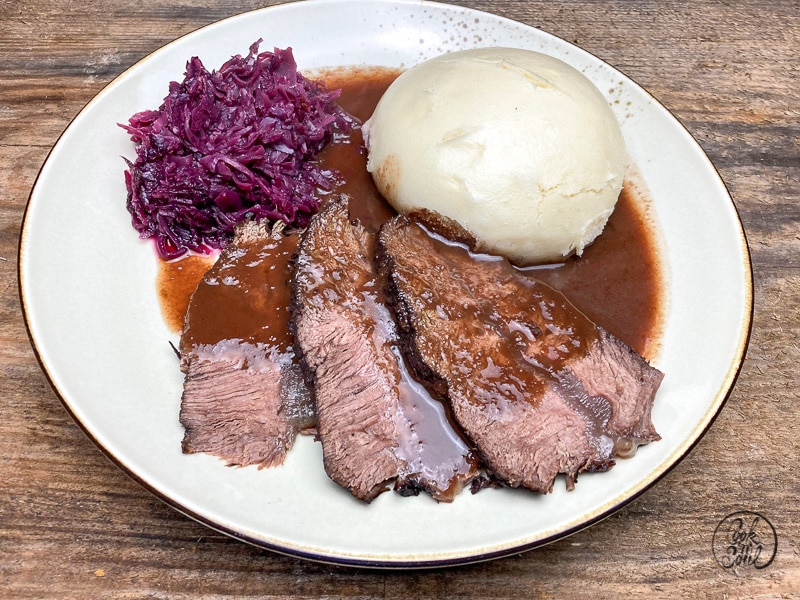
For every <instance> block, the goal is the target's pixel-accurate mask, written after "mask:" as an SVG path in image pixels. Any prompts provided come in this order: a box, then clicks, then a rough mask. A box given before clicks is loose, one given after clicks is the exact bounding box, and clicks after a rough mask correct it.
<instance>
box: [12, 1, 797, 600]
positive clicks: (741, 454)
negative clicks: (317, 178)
mask: <svg viewBox="0 0 800 600" xmlns="http://www.w3.org/2000/svg"><path fill="white" fill-rule="evenodd" d="M268 4H271V3H270V2H255V1H245V0H227V1H226V2H221V1H217V2H208V1H206V2H201V1H200V0H170V1H167V0H139V1H138V2H135V3H134V2H112V1H111V0H83V1H77V0H76V1H72V0H22V1H20V2H12V1H9V0H4V1H3V2H2V3H0V597H3V598H228V597H230V598H386V597H390V598H445V597H465V598H591V599H597V598H617V597H633V598H681V597H685V598H701V597H702V598H720V599H722V598H792V597H794V598H797V597H800V554H799V552H798V541H800V519H798V516H799V515H798V512H799V511H798V507H799V506H800V503H798V496H800V483H798V477H797V475H796V474H795V473H794V470H793V469H794V468H796V465H797V462H798V458H800V451H799V448H798V433H797V424H798V422H799V421H800V402H799V401H798V400H799V399H798V391H797V388H798V380H799V379H800V377H798V370H799V369H798V364H800V349H799V348H800V345H799V343H798V334H799V333H800V317H799V316H798V307H800V296H798V292H800V226H799V222H800V196H799V194H798V189H800V125H799V124H798V120H800V3H798V2H785V1H779V0H774V1H766V0H762V1H757V0H753V1H750V2H736V1H730V2H713V1H707V0H696V1H691V2H690V1H677V2H660V1H656V0H650V1H632V0H630V1H629V0H611V1H599V0H598V1H590V0H584V1H576V2H566V1H558V0H549V1H536V0H524V1H522V0H497V1H494V2H492V1H488V0H482V1H479V0H469V1H467V0H461V1H459V2H456V4H460V5H464V6H471V7H474V8H478V9H482V10H487V11H491V12H493V13H496V14H499V15H502V16H505V17H509V18H511V19H515V20H518V21H521V22H523V23H526V24H528V25H532V26H536V27H539V28H541V29H543V30H545V31H547V32H549V33H552V34H555V35H557V36H559V37H562V38H564V39H565V40H568V41H570V42H574V43H576V44H578V45H580V46H581V47H583V48H584V49H586V50H588V51H589V52H592V53H594V54H595V55H597V56H598V57H600V58H601V59H604V60H606V61H607V62H609V63H610V64H611V65H613V66H614V67H616V68H618V69H620V70H621V71H622V72H624V73H625V74H627V75H629V76H630V77H632V78H633V79H634V80H635V81H637V82H638V83H639V84H640V85H642V86H643V87H645V88H646V89H647V90H648V91H650V92H651V93H652V94H653V95H654V96H655V97H656V98H657V99H659V100H660V101H661V102H662V103H663V104H664V105H665V106H666V107H667V108H668V109H670V110H671V111H672V112H673V113H674V114H675V116H676V117H677V118H678V119H679V120H680V121H681V122H682V123H683V124H684V125H685V126H686V127H687V128H688V130H689V131H690V132H691V134H692V135H694V136H695V138H696V139H697V140H698V141H699V143H700V145H701V146H702V147H703V148H704V150H705V151H706V152H707V154H708V155H709V157H710V158H711V160H712V161H713V163H714V165H715V166H716V167H717V168H718V170H719V172H720V174H721V176H722V178H723V180H724V181H725V183H726V185H727V186H728V188H729V190H730V192H731V195H732V197H733V200H734V202H735V204H736V207H737V209H738V211H739V213H740V216H741V219H742V222H743V224H744V228H745V231H746V233H747V236H748V240H749V246H750V250H751V252H752V260H753V269H754V281H755V311H754V320H753V330H752V337H751V341H750V346H749V350H748V353H747V358H746V360H745V362H744V365H743V368H742V371H741V374H740V377H739V380H738V383H737V384H736V386H735V388H734V390H733V393H732V394H731V396H730V398H729V400H728V402H727V404H726V406H725V408H724V409H723V410H722V412H721V414H720V415H719V417H718V419H717V421H716V422H715V424H714V425H713V427H712V428H711V429H710V431H709V432H708V434H707V435H706V436H705V437H704V438H703V439H702V441H701V442H700V443H699V445H698V446H697V447H696V448H695V449H694V450H693V451H692V452H691V454H690V455H689V456H688V457H687V458H686V459H685V460H684V461H683V462H681V463H680V464H679V465H678V466H677V467H676V468H675V469H674V470H673V471H672V472H670V473H669V474H668V475H667V476H666V477H665V478H664V479H663V480H662V481H660V482H659V483H658V484H657V485H656V486H655V487H654V488H653V489H651V490H650V491H648V492H647V493H646V494H644V495H643V496H641V497H640V498H638V499H636V500H635V501H633V502H632V503H631V504H629V505H628V506H627V507H626V508H624V509H623V510H621V511H620V512H618V513H616V514H615V515H613V516H612V517H610V518H608V519H607V520H605V521H603V522H601V523H599V524H597V525H595V526H593V527H591V528H590V529H588V530H585V531H583V532H580V533H577V534H575V535H573V536H572V537H569V538H567V539H564V540H561V541H559V542H556V543H553V544H551V545H549V546H546V547H544V548H541V549H538V550H534V551H530V552H526V553H523V554H519V555H514V556H511V557H507V558H504V559H501V560H496V561H492V562H487V563H482V564H477V565H472V566H463V567H458V568H448V569H438V570H429V571H412V572H393V571H370V570H361V569H355V568H344V567H335V566H328V565H321V564H315V563H311V562H307V561H302V560H298V559H294V558H288V557H284V556H281V555H278V554H274V553H271V552H269V551H265V550H261V549H258V548H254V547H251V546H249V545H246V544H243V543H241V542H238V541H236V540H233V539H231V538H228V537H226V536H223V535H220V534H217V533H215V532H214V531H212V530H210V529H208V528H206V527H204V526H202V525H199V524H197V523H195V522H194V521H192V520H190V519H188V518H186V517H184V516H182V515H181V514H179V513H178V512H176V511H174V510H173V509H171V508H169V507H168V506H166V505H165V504H163V503H162V502H161V501H160V500H158V499H156V498H155V497H153V496H152V495H151V494H150V493H149V492H147V491H146V490H145V489H144V488H142V487H141V486H140V485H139V484H137V483H136V482H134V481H132V480H131V479H130V478H129V477H128V476H127V475H125V474H124V473H123V472H122V471H121V470H120V469H119V468H117V467H116V466H114V465H112V464H111V463H110V462H109V461H108V460H107V459H106V458H105V457H104V455H103V454H102V453H101V452H100V451H99V450H98V449H97V448H96V447H95V446H94V445H93V443H92V442H90V441H89V440H88V438H87V437H86V436H85V435H84V434H83V433H82V431H81V430H80V429H79V427H78V426H77V425H76V424H75V423H74V422H73V421H72V420H71V418H70V417H69V415H68V414H67V412H66V410H65V409H64V408H63V407H62V405H61V403H60V401H59V399H58V398H57V396H56V395H55V394H54V393H53V391H52V389H51V388H50V386H49V384H48V382H47V380H46V378H45V376H44V375H43V373H42V371H41V369H40V366H39V365H38V363H37V361H36V358H35V356H34V354H33V351H32V349H31V345H30V342H29V339H28V336H27V333H26V329H25V325H24V321H23V317H22V313H21V309H20V302H19V296H18V284H17V271H16V269H17V252H18V239H19V231H20V226H21V223H22V218H23V212H24V210H25V205H26V202H27V199H28V195H29V193H30V191H31V188H32V186H33V185H34V182H35V179H36V176H37V172H38V169H39V168H40V167H41V165H42V163H43V162H44V161H45V159H46V157H47V154H48V151H49V150H50V148H51V147H52V146H53V144H54V143H55V142H56V141H57V139H58V137H59V135H60V133H61V132H62V131H63V130H64V128H65V127H66V126H67V125H68V123H69V122H70V120H71V119H72V118H73V117H74V116H75V115H76V113H77V112H78V111H79V110H80V109H81V108H82V107H83V106H84V104H86V103H87V102H88V101H89V100H90V99H91V98H92V97H93V96H94V95H95V94H96V93H97V92H99V91H100V90H101V89H102V88H103V86H104V85H106V84H107V83H108V82H109V81H111V80H112V79H113V78H114V77H115V76H116V75H118V74H119V73H121V72H122V71H123V70H125V69H126V68H127V67H129V66H130V65H132V64H133V63H134V62H135V61H137V60H139V59H141V58H143V57H145V56H146V55H147V54H148V53H150V52H152V51H153V50H155V49H157V48H159V47H160V46H162V45H163V44H165V43H167V42H169V41H171V40H173V39H174V38H176V37H178V36H180V35H182V34H185V33H187V32H190V31H192V30H195V29H196V28H198V27H200V26H202V25H205V24H208V23H211V22H214V21H217V20H219V19H221V18H224V17H227V16H230V15H233V14H236V13H240V12H244V11H247V10H250V9H254V8H258V7H261V6H265V5H268ZM236 51H239V49H232V53H233V52H236ZM56 250H57V249H56ZM708 345H709V348H710V349H712V348H713V345H714V340H708ZM740 510H747V511H755V512H758V513H760V514H761V515H763V516H764V517H765V518H766V519H768V520H769V521H770V522H771V523H772V524H773V526H774V528H775V530H776V533H777V536H778V550H777V555H776V556H775V559H774V561H773V562H772V563H771V564H770V565H769V566H767V567H765V568H763V569H755V568H752V567H750V568H741V569H736V570H734V569H725V568H723V567H721V566H720V565H719V564H718V563H717V562H716V561H715V559H714V556H713V554H712V549H711V545H712V535H713V533H714V530H715V528H716V526H717V524H718V523H719V522H720V520H721V519H723V517H725V516H726V515H728V514H729V513H732V512H735V511H740Z"/></svg>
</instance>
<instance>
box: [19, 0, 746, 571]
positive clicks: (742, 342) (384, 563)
mask: <svg viewBox="0 0 800 600" xmlns="http://www.w3.org/2000/svg"><path fill="white" fill-rule="evenodd" d="M342 2H346V3H350V4H369V2H368V0H299V1H298V2H284V3H280V4H275V5H271V6H265V7H260V8H256V9H252V10H248V11H244V12H241V13H237V14H235V15H231V16H229V17H226V18H224V19H220V20H218V21H214V22H212V23H208V24H206V25H203V26H200V27H197V28H195V29H193V30H191V31H188V32H186V33H184V34H182V35H180V36H178V37H176V38H173V39H172V40H170V41H169V42H167V43H165V44H163V45H161V46H159V47H158V48H156V49H155V50H153V51H152V52H149V53H148V54H146V55H145V56H143V57H142V58H140V59H139V60H137V61H136V62H135V63H133V64H131V65H129V66H128V67H127V68H126V69H124V70H123V71H122V72H121V73H119V74H118V75H116V76H115V77H114V78H113V79H111V80H110V81H109V82H108V83H106V84H105V85H104V86H103V87H102V88H101V89H100V90H99V91H98V92H96V93H95V94H94V95H93V96H92V97H91V98H90V99H89V100H88V101H87V102H86V103H85V104H84V106H83V107H82V108H81V109H80V110H79V111H78V112H77V113H76V114H75V115H74V116H73V117H72V118H70V120H69V123H68V124H67V125H66V126H65V128H64V129H63V130H62V132H61V133H60V134H59V135H58V136H57V138H56V139H55V141H54V142H53V144H52V146H51V148H50V149H49V151H48V152H47V155H46V156H45V159H44V160H43V162H42V164H41V167H40V168H39V170H38V172H37V175H36V177H35V179H34V182H33V185H32V186H31V190H30V193H29V194H28V199H27V202H26V205H25V208H24V211H23V215H22V220H21V225H20V233H19V237H18V244H17V288H18V295H19V299H20V307H21V312H22V314H23V320H24V324H25V329H26V332H27V335H28V339H29V342H30V344H31V347H32V349H33V351H34V355H35V358H36V360H37V362H38V363H39V366H40V368H41V371H42V373H43V374H44V375H45V378H46V379H47V381H48V384H49V385H50V387H51V389H52V390H53V392H54V393H55V394H56V396H57V398H58V399H59V401H60V402H61V404H62V406H64V408H65V409H66V410H67V413H68V414H69V415H70V417H71V418H72V420H73V421H74V422H75V424H76V425H77V426H78V427H79V429H80V430H81V431H83V433H84V434H85V435H86V436H87V437H88V438H89V439H90V440H91V441H92V443H93V444H94V445H95V446H97V447H98V448H99V449H100V451H101V452H102V454H103V455H105V456H106V458H108V459H109V460H110V461H111V462H112V463H113V464H115V465H116V466H117V467H119V468H120V469H121V470H122V471H123V473H125V474H126V475H127V476H128V477H130V478H131V479H132V480H133V481H135V482H136V483H138V484H139V485H141V486H142V487H143V488H144V489H145V490H147V491H148V492H149V493H151V494H152V495H154V496H155V497H157V498H158V499H159V500H161V501H162V502H164V503H165V504H167V505H168V506H170V507H171V508H173V509H175V510H176V511H177V512H179V513H181V514H183V515H185V516H187V517H189V518H191V519H192V520H194V521H196V522H198V523H201V524H202V525H204V526H206V527H209V528H210V529H212V530H215V531H218V532H220V533H222V534H224V535H227V536H229V537H232V538H234V539H236V540H239V541H241V542H245V543H247V544H250V545H252V546H255V547H258V548H263V549H266V550H270V551H273V552H276V553H278V554H282V555H285V556H291V557H295V558H300V559H306V560H311V561H314V562H320V563H325V564H333V565H342V566H353V567H364V568H381V569H387V568H388V569H421V568H436V567H449V566H458V565H465V564H473V563H478V562H485V561H488V560H493V559H496V558H501V557H505V556H508V555H511V554H516V553H520V552H525V551H529V550H532V549H535V548H539V547H542V546H545V545H548V544H550V543H553V542H555V541H558V540H561V539H564V538H566V537H569V536H571V535H573V534H575V533H577V532H579V531H582V530H584V529H587V528H589V527H592V526H593V525H595V524H597V523H599V522H600V521H603V520H605V519H606V518H608V517H609V516H611V515H613V514H614V513H616V512H618V511H619V510H621V509H622V508H624V507H625V506H627V505H628V504H630V503H631V502H633V501H634V500H635V499H637V498H639V497H640V496H641V495H642V494H644V493H645V492H647V491H648V490H650V489H651V488H652V487H653V486H654V485H655V484H656V483H657V482H659V481H660V480H661V479H663V478H664V477H665V476H666V475H667V474H668V473H670V472H671V471H672V470H673V469H674V468H675V467H677V466H678V465H679V464H680V463H681V462H682V461H683V460H684V459H685V458H686V457H687V456H688V455H689V454H690V453H691V451H692V450H693V449H694V448H695V447H696V445H697V444H698V443H699V442H700V441H701V440H702V439H703V437H704V436H705V435H706V433H707V432H708V430H709V429H710V427H711V426H712V425H713V423H714V422H715V420H716V419H717V417H718V416H719V414H720V413H721V411H722V409H723V408H724V406H725V404H726V403H727V400H728V399H729V397H730V395H731V393H732V392H733V390H734V388H735V385H736V382H737V380H738V377H739V375H740V373H741V371H742V368H743V366H744V362H745V357H746V353H747V348H748V346H749V341H750V337H751V335H752V330H753V316H754V293H753V263H752V257H751V252H750V247H749V243H748V240H747V234H746V231H745V228H744V224H743V222H742V219H741V215H740V213H739V210H738V208H737V206H736V203H735V202H734V201H733V198H732V196H731V194H730V190H729V189H728V186H727V185H726V183H725V181H724V180H723V178H722V176H721V174H720V173H719V170H718V169H717V167H716V166H715V165H714V164H713V163H712V162H711V160H710V158H709V157H708V155H707V154H706V152H705V151H704V150H703V148H702V147H701V146H700V144H699V143H698V141H697V140H696V138H695V137H694V136H693V135H692V134H691V133H690V132H689V130H688V128H687V127H686V126H685V125H684V124H683V122H682V121H681V120H680V119H679V118H678V117H677V116H676V115H675V114H674V113H673V112H672V111H670V110H669V109H667V108H666V107H665V106H664V105H663V104H661V103H660V102H659V101H658V100H657V99H656V98H655V97H653V96H652V94H650V92H649V91H648V90H647V89H646V88H644V87H643V86H640V85H639V84H638V83H636V81H635V80H634V79H633V78H631V77H630V76H629V75H628V74H627V73H625V72H624V71H622V70H621V69H619V68H617V67H614V66H612V65H610V64H609V63H607V62H606V61H605V60H603V59H600V58H599V57H598V56H596V55H595V54H592V53H591V52H588V51H587V50H585V49H583V48H581V47H579V46H577V45H575V44H572V43H571V42H568V41H566V40H564V39H563V38H559V37H558V36H554V35H553V34H551V33H549V32H547V31H544V30H542V29H539V28H538V27H536V26H532V25H527V24H525V23H522V22H519V21H515V20H513V19H510V18H508V17H505V16H502V15H497V14H494V13H491V12H488V11H484V10H480V9H475V8H469V7H463V6H459V5H452V4H447V3H443V2H438V1H433V0H389V1H388V2H386V4H387V5H391V4H397V5H414V6H433V7H434V8H435V7H440V9H442V10H457V11H460V12H461V13H463V14H465V15H471V14H475V15H476V16H477V15H483V16H487V15H488V16H490V17H491V18H493V19H498V20H501V21H505V22H507V23H513V24H515V25H516V26H523V27H525V28H529V29H531V30H535V31H537V32H538V33H540V34H543V35H545V36H547V37H549V38H553V39H555V40H557V41H558V42H559V43H560V44H566V45H567V46H568V47H569V48H570V50H572V51H576V52H580V53H583V54H585V55H586V56H589V57H591V58H592V59H593V60H596V61H599V62H601V63H603V64H604V65H606V66H608V67H610V68H611V69H613V70H614V71H616V72H619V73H621V74H622V75H623V76H624V77H626V78H627V79H628V80H630V81H631V82H633V83H634V84H635V85H636V86H637V87H638V89H639V90H640V91H642V92H644V93H645V94H646V95H647V97H648V98H649V99H650V100H651V102H652V103H653V104H654V106H656V107H657V108H658V109H659V110H661V111H663V112H664V113H665V114H666V115H667V116H668V117H669V118H670V119H671V120H672V121H673V122H674V123H675V124H677V125H678V126H679V127H680V129H681V130H682V133H683V134H684V136H685V137H686V138H687V139H688V140H689V141H690V143H691V144H692V145H693V146H694V147H695V148H696V149H697V150H698V151H699V155H700V156H701V157H702V158H703V160H704V162H705V168H706V169H707V170H708V171H709V172H711V173H712V174H713V175H714V180H715V183H716V184H718V185H719V186H721V188H722V190H724V194H725V196H726V198H727V201H728V202H727V203H726V207H727V208H730V209H732V210H733V216H734V217H735V223H736V226H737V233H738V236H739V239H738V242H739V244H740V246H741V252H742V263H741V264H739V267H740V268H742V275H743V282H742V283H743V284H744V288H743V290H741V291H742V292H743V301H742V305H741V306H742V308H744V309H745V310H744V314H743V315H741V316H742V318H743V322H742V323H740V324H739V336H738V342H737V344H736V348H735V352H734V353H733V357H732V360H731V362H730V364H729V366H728V368H727V370H726V376H725V378H724V379H723V380H722V382H721V384H720V386H719V389H718V391H717V392H716V393H715V394H714V399H713V401H712V402H711V403H710V404H709V407H708V409H707V410H706V412H705V413H704V415H703V418H702V419H700V420H699V421H698V422H697V423H696V425H695V426H694V428H693V430H692V433H693V435H692V436H689V437H687V438H686V439H684V440H682V442H681V444H680V445H679V447H678V448H676V449H675V451H674V452H673V453H672V454H671V455H669V456H667V457H665V458H664V459H663V460H662V461H661V462H660V463H659V467H660V466H664V465H666V466H664V468H663V469H659V468H657V469H655V470H654V471H651V472H649V473H647V475H646V476H644V477H642V478H639V480H638V482H637V483H636V484H635V490H634V491H633V492H632V493H630V494H627V495H625V496H624V497H623V498H620V497H619V496H617V497H615V498H614V499H613V500H612V501H610V502H609V503H608V505H607V506H605V507H603V509H601V510H598V511H597V513H596V514H595V515H594V516H592V517H591V518H589V519H586V520H583V521H581V522H580V523H578V524H576V525H574V526H571V527H568V528H566V529H564V530H560V531H558V532H557V533H553V534H550V535H547V536H544V537H541V538H537V539H536V540H534V541H530V542H525V543H522V544H517V545H513V546H509V547H502V548H499V549H489V550H486V551H485V552H479V553H463V552H462V553H458V555H457V556H442V557H440V558H419V559H397V560H396V559H391V558H385V557H384V558H379V557H375V558H364V557H361V556H358V557H350V556H347V555H344V554H340V553H336V552H333V553H329V554H325V553H324V552H315V551H312V550H308V549H303V548H300V547H289V546H288V545H280V544H275V543H271V542H268V541H265V540H262V539H257V538H255V537H253V536H250V535H248V534H246V533H242V532H240V531H236V530H233V529H231V528H228V527H226V526H224V525H221V524H220V523H217V522H215V521H214V520H213V519H212V518H208V517H206V516H204V515H201V514H199V513H197V512H196V511H194V510H192V509H190V508H188V507H186V506H184V505H183V504H182V503H181V502H180V501H179V500H176V499H175V498H171V497H170V496H169V495H167V494H164V493H162V492H161V491H160V490H159V489H157V487H155V486H154V485H153V484H151V483H149V482H148V481H147V480H146V479H144V478H143V477H141V476H139V475H138V474H137V473H135V472H134V471H133V469H132V468H131V467H130V466H128V465H127V464H126V463H125V461H124V458H122V457H119V456H117V455H116V454H115V453H114V452H112V451H111V450H110V449H109V448H107V447H106V446H105V445H104V444H103V443H102V441H101V440H100V439H98V437H97V436H96V435H95V434H94V433H93V432H92V431H91V430H90V429H89V428H88V427H87V425H86V424H85V423H83V422H82V421H81V419H80V418H79V417H78V415H77V414H76V412H75V410H74V409H73V407H72V406H71V403H70V401H69V400H68V399H67V398H66V397H65V396H64V395H63V394H62V392H61V390H60V389H59V388H58V386H57V385H56V382H55V380H54V379H53V377H52V376H51V372H50V370H49V369H48V367H47V365H46V364H45V361H44V360H43V357H42V355H41V352H40V348H39V344H37V341H36V339H35V337H34V334H33V330H32V327H31V322H30V314H29V309H28V299H27V298H26V294H25V288H26V280H27V275H26V274H25V268H24V265H23V260H24V257H25V256H26V255H27V251H26V245H27V237H28V232H29V229H28V217H29V211H30V208H31V205H32V200H33V196H34V194H35V193H36V191H37V188H38V184H39V180H40V178H41V177H42V174H43V171H44V170H45V168H46V167H47V166H48V164H49V162H50V158H51V155H52V154H53V152H54V150H55V149H56V148H57V147H58V146H59V144H60V142H61V140H62V139H63V138H64V136H65V135H66V134H67V133H68V132H69V131H70V130H71V128H72V127H73V124H74V123H75V122H76V121H77V120H78V119H79V118H80V117H82V116H83V115H84V114H85V113H87V112H88V111H89V110H90V109H91V107H92V105H93V104H95V103H96V102H99V100H100V99H101V98H102V97H104V96H105V95H106V94H107V93H109V92H110V91H111V89H112V88H113V87H115V86H116V85H117V84H118V83H119V82H120V81H121V80H122V79H124V78H125V77H127V76H128V74H129V72H131V71H133V70H135V69H138V68H139V66H140V65H141V64H142V63H145V62H147V61H148V60H150V59H151V58H152V57H153V56H154V55H157V54H160V53H163V52H167V51H169V49H170V47H172V46H173V45H177V44H179V43H180V42H181V41H182V40H184V39H185V38H187V37H190V36H194V35H198V34H199V33H200V32H202V31H204V30H206V29H209V28H213V27H216V26H218V25H220V24H221V23H225V22H227V21H232V20H236V19H240V18H247V17H248V16H251V15H253V14H258V13H263V12H267V11H269V12H274V11H276V10H280V9H285V8H291V7H295V8H296V7H297V6H298V5H311V4H333V5H335V4H341V3H342ZM438 554H439V555H444V554H445V553H443V552H440V553H438Z"/></svg>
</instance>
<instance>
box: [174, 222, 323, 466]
mask: <svg viewBox="0 0 800 600" xmlns="http://www.w3.org/2000/svg"><path fill="white" fill-rule="evenodd" d="M298 239H299V238H298V235H297V234H293V235H284V233H283V232H282V227H281V226H276V227H275V228H274V229H273V230H272V231H271V232H270V231H268V230H267V229H266V228H265V226H262V225H256V224H254V223H248V224H246V225H243V226H240V228H239V229H238V230H237V234H236V237H235V239H234V241H233V242H232V243H231V244H230V245H229V246H228V247H227V248H226V249H225V250H224V251H223V252H222V253H221V254H220V256H219V258H218V260H217V262H216V263H215V264H214V266H213V267H212V268H211V269H210V270H209V271H208V272H207V273H206V275H205V276H204V277H203V279H202V281H201V282H200V283H199V284H198V286H197V289H196V290H195V292H194V294H193V295H192V298H191V301H190V303H189V309H188V311H187V314H186V319H185V327H184V331H183V335H182V336H181V348H180V350H181V370H182V371H183V372H184V373H185V375H186V377H185V380H184V386H183V396H182V400H181V411H180V421H181V424H182V425H183V426H184V428H185V435H184V439H183V451H184V452H186V453H193V452H207V453H210V454H214V455H216V456H219V457H221V458H223V459H224V460H226V461H227V462H228V464H230V465H238V466H245V465H258V466H259V467H266V466H272V465H277V464H280V463H282V462H283V461H284V458H285V456H286V452H287V451H288V450H289V448H291V446H292V444H293V442H294V439H295V436H296V434H297V432H298V430H300V429H302V428H305V427H309V426H311V425H313V407H312V405H311V401H310V396H309V394H308V390H307V389H306V387H305V384H304V381H303V378H302V374H301V372H300V367H299V364H298V362H297V360H296V359H295V358H294V349H293V343H292V338H291V334H290V333H289V328H288V324H289V297H290V290H289V278H290V275H291V258H292V255H293V253H294V252H295V250H296V247H297V242H298Z"/></svg>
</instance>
